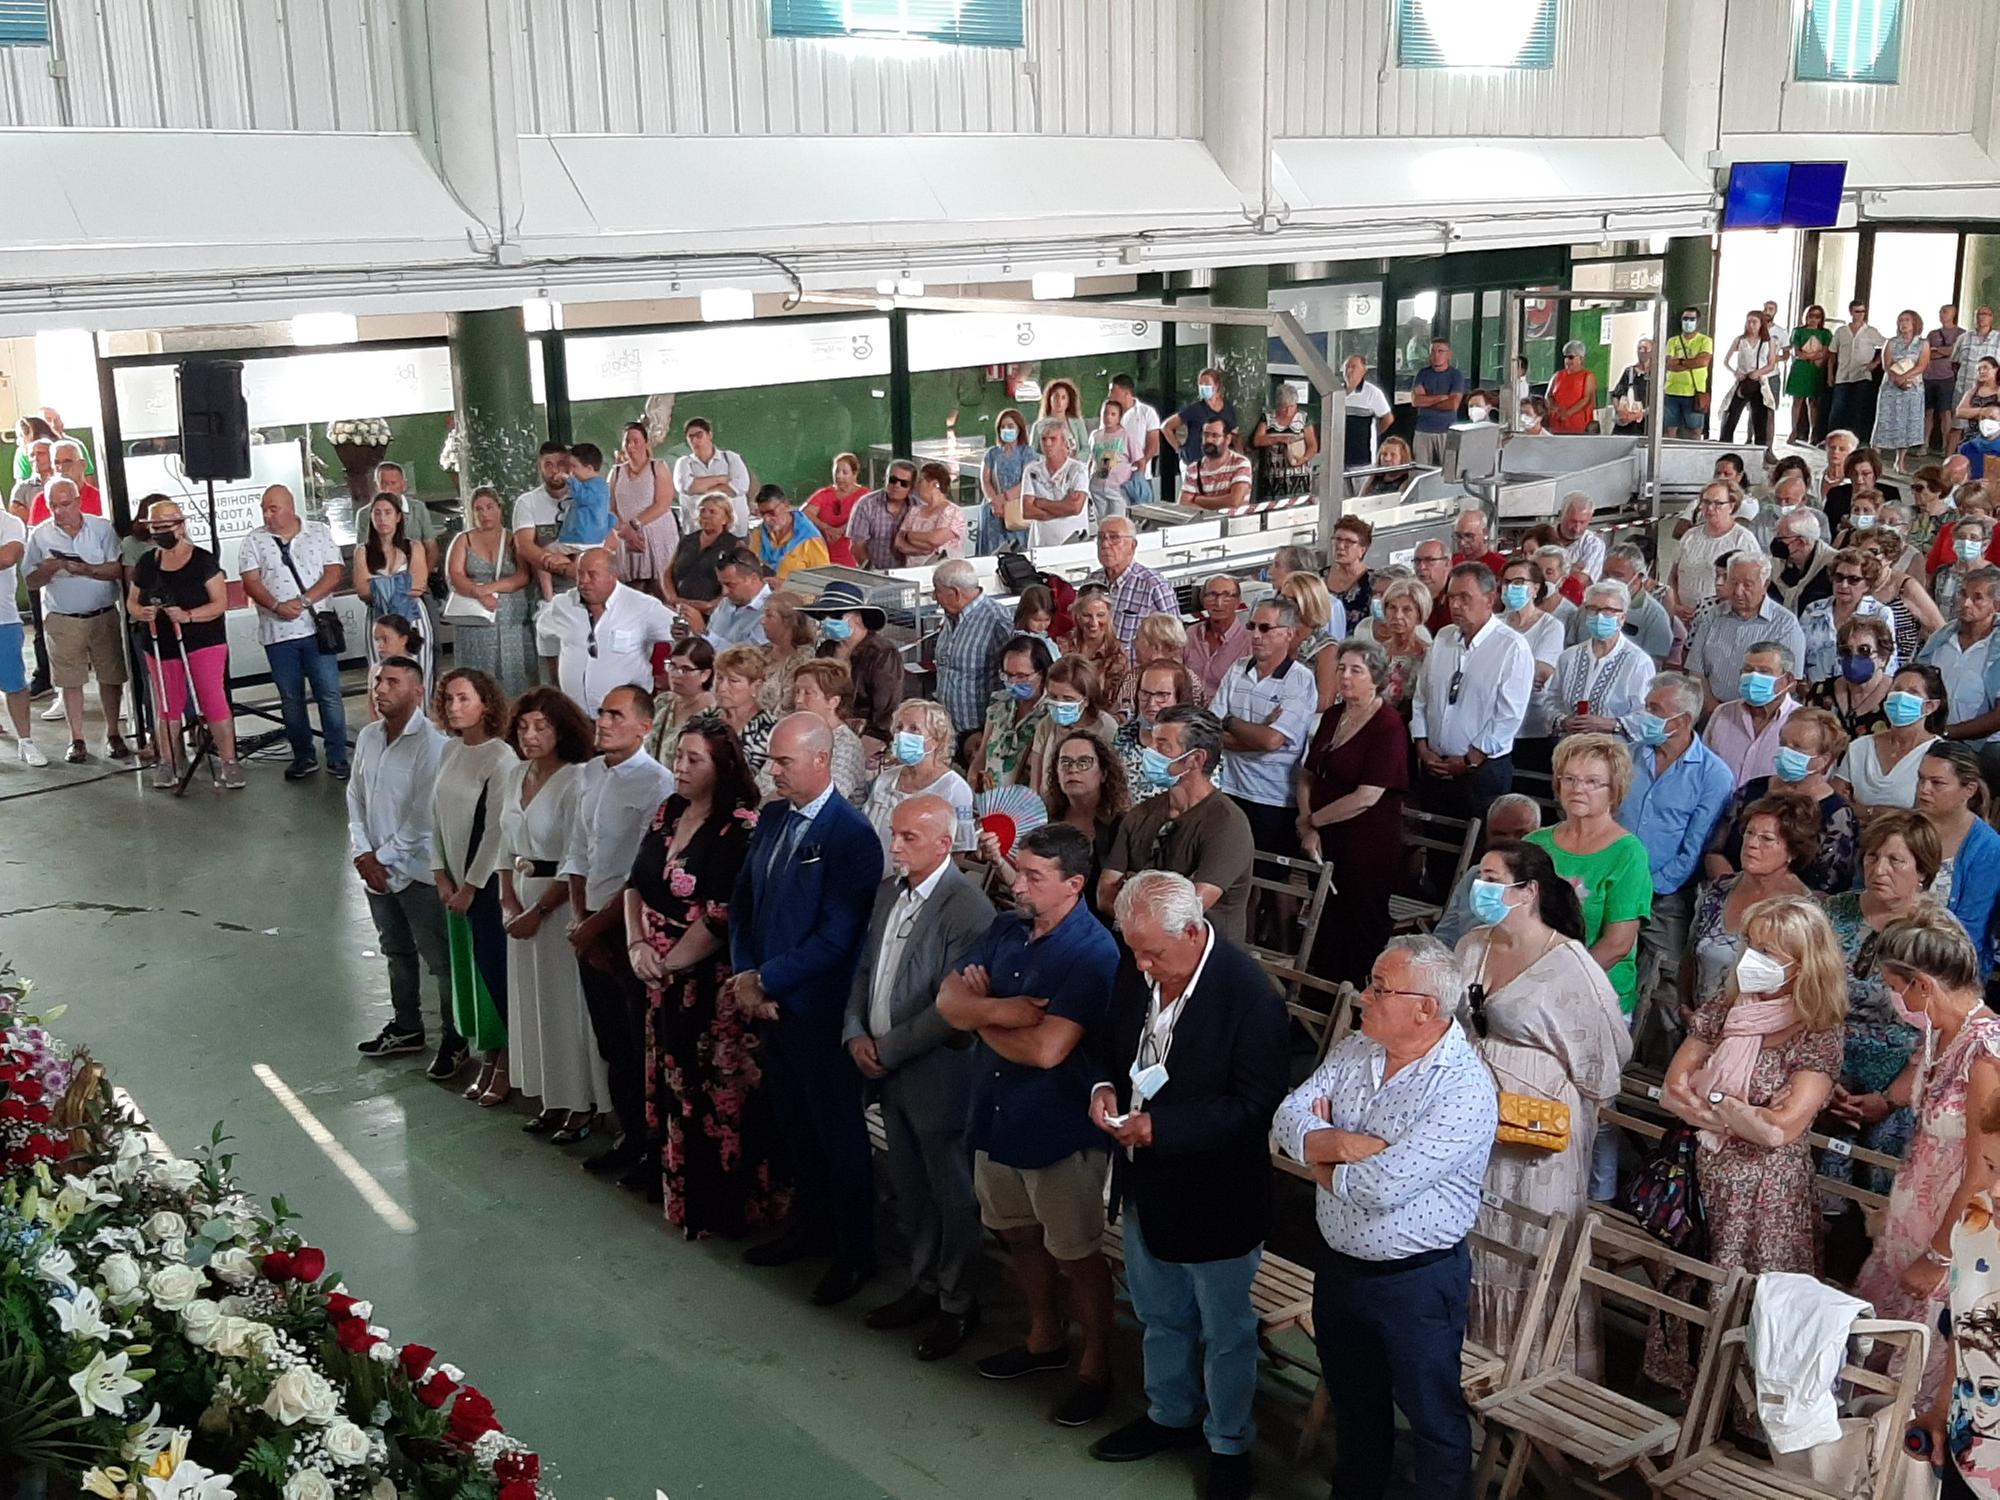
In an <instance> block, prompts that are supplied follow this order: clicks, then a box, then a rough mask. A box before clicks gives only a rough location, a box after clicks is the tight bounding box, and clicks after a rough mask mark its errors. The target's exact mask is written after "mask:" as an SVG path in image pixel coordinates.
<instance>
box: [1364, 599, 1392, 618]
mask: <svg viewBox="0 0 2000 1500" xmlns="http://www.w3.org/2000/svg"><path fill="white" fill-rule="evenodd" d="M1368 618H1369V619H1371V620H1386V619H1388V618H1389V609H1388V606H1387V605H1385V604H1384V603H1383V602H1382V601H1381V600H1380V599H1370V600H1369V601H1368Z"/></svg>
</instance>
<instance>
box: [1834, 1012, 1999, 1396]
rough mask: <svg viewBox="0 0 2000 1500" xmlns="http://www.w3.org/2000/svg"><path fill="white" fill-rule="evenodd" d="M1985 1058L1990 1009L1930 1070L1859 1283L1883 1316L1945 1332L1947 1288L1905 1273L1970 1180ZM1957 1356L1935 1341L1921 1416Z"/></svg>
mask: <svg viewBox="0 0 2000 1500" xmlns="http://www.w3.org/2000/svg"><path fill="white" fill-rule="evenodd" d="M1981 1058H1991V1059H1993V1060H1995V1061H2000V1016H1996V1015H1995V1014H1993V1012H1992V1011H1990V1010H1988V1009H1986V1007H1985V1006H1983V1005H1982V1006H1979V1007H1976V1008H1975V1009H1974V1010H1973V1012H1972V1014H1971V1015H1969V1016H1967V1017H1966V1019H1965V1024H1964V1025H1963V1026H1961V1027H1959V1029H1958V1035H1957V1036H1955V1037H1953V1038H1952V1039H1951V1045H1950V1046H1949V1047H1946V1048H1945V1049H1944V1051H1942V1052H1941V1053H1939V1054H1938V1055H1937V1057H1936V1058H1935V1059H1934V1060H1933V1061H1932V1063H1931V1065H1930V1069H1929V1072H1928V1074H1927V1076H1926V1078H1925V1080H1924V1085H1923V1096H1922V1107H1921V1108H1920V1109H1919V1110H1918V1112H1917V1132H1916V1135H1915V1137H1914V1138H1913V1139H1912V1140H1911V1142H1910V1154H1909V1155H1908V1157H1906V1158H1905V1159H1904V1162H1903V1165H1902V1168H1901V1169H1900V1170H1899V1171H1898V1172H1897V1173H1896V1185H1895V1187H1894V1188H1893V1189H1892V1190H1891V1191H1890V1193H1889V1214H1888V1217H1887V1219H1886V1220H1885V1221H1884V1223H1883V1225H1882V1229H1881V1231H1880V1232H1879V1233H1878V1234H1877V1235H1876V1236H1875V1248H1874V1250H1873V1251H1872V1252H1871V1253H1870V1254H1869V1257H1868V1264H1867V1265H1865V1266H1863V1267H1862V1268H1861V1275H1860V1277H1859V1278H1857V1279H1856V1281H1855V1283H1854V1295H1855V1296H1857V1297H1862V1298H1865V1299H1866V1300H1868V1301H1870V1302H1872V1303H1874V1304H1875V1316H1876V1317H1878V1318H1907V1319H1909V1320H1910V1321H1911V1322H1915V1323H1921V1324H1923V1325H1924V1326H1925V1327H1926V1328H1929V1329H1932V1330H1934V1331H1935V1329H1936V1328H1937V1320H1938V1314H1939V1313H1940V1312H1941V1311H1943V1309H1944V1303H1945V1297H1946V1293H1947V1288H1946V1287H1945V1286H1942V1285H1940V1286H1939V1287H1938V1289H1937V1291H1936V1293H1934V1294H1933V1295H1931V1296H1928V1297H1919V1296H1917V1295H1915V1294H1914V1293H1912V1292H1909V1291H1907V1290H1905V1288H1904V1286H1903V1272H1904V1270H1905V1269H1907V1268H1908V1266H1909V1265H1910V1263H1911V1262H1912V1261H1914V1260H1916V1259H1917V1258H1918V1257H1919V1256H1921V1255H1922V1254H1923V1253H1924V1251H1925V1250H1927V1249H1929V1248H1930V1244H1931V1240H1932V1237H1933V1236H1935V1235H1936V1233H1937V1230H1938V1226H1939V1225H1940V1224H1942V1223H1943V1222H1944V1216H1945V1210H1946V1209H1948V1208H1949V1207H1950V1206H1951V1200H1952V1197H1953V1195H1955V1194H1956V1193H1957V1192H1958V1185H1959V1181H1960V1179H1961V1178H1962V1177H1963V1176H1964V1173H1965V1107H1966V1100H1967V1096H1968V1095H1969V1093H1970V1091H1971V1084H1972V1068H1973V1064H1975V1063H1976V1062H1978V1061H1979V1060H1980V1059H1981ZM1950 1359H1951V1349H1950V1347H1949V1345H1947V1344H1946V1343H1945V1342H1944V1340H1942V1339H1937V1338H1933V1339H1932V1340H1931V1347H1930V1358H1929V1359H1928V1360H1927V1361H1926V1362H1925V1364H1924V1383H1923V1386H1922V1388H1921V1390H1920V1392H1919V1394H1918V1396H1917V1410H1918V1411H1923V1410H1924V1409H1925V1408H1926V1407H1928V1406H1929V1405H1930V1403H1931V1402H1932V1401H1933V1400H1935V1399H1936V1397H1937V1392H1938V1386H1939V1385H1940V1384H1941V1383H1942V1382H1943V1380H1944V1376H1945V1367H1946V1366H1947V1365H1948V1364H1949V1363H1950Z"/></svg>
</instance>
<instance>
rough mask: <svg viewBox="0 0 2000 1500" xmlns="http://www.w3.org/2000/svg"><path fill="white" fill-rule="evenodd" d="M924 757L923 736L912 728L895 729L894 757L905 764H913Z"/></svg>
mask: <svg viewBox="0 0 2000 1500" xmlns="http://www.w3.org/2000/svg"><path fill="white" fill-rule="evenodd" d="M923 758H924V737H923V736H922V735H921V734H919V733H917V731H916V730H914V729H899V730H897V731H896V759H897V760H899V761H901V762H902V763H903V764H904V765H906V766H914V765H915V764H916V763H917V762H918V761H920V760H922V759H923Z"/></svg>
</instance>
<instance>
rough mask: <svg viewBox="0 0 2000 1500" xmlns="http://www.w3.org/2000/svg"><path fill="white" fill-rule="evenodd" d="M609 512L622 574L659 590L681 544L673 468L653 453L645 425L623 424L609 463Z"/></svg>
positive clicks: (650, 590) (627, 579)
mask: <svg viewBox="0 0 2000 1500" xmlns="http://www.w3.org/2000/svg"><path fill="white" fill-rule="evenodd" d="M610 480H611V514H612V518H613V523H614V524H613V528H612V529H613V532H614V533H615V534H616V536H617V538H618V544H619V545H618V579H619V582H621V583H629V584H632V585H634V586H635V587H637V588H640V589H642V590H644V591H645V592H646V593H649V594H658V593H659V592H660V587H659V580H660V579H662V578H665V577H666V576H667V570H668V568H670V567H671V566H672V564H673V560H674V553H675V551H676V550H677V549H678V548H679V547H680V544H681V523H680V522H679V521H678V520H677V519H676V518H675V516H674V475H673V470H671V469H669V468H668V467H667V466H666V465H665V464H663V463H661V462H660V461H659V460H658V459H657V458H655V457H653V440H652V438H651V437H649V436H648V435H647V432H646V429H645V426H644V424H642V423H639V422H627V423H626V424H625V439H624V445H623V448H622V450H621V452H620V461H619V462H618V463H616V464H614V465H612V468H611V474H610Z"/></svg>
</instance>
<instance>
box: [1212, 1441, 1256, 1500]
mask: <svg viewBox="0 0 2000 1500" xmlns="http://www.w3.org/2000/svg"><path fill="white" fill-rule="evenodd" d="M1206 1500H1250V1455H1249V1454H1247V1453H1211V1454H1209V1456H1208V1490H1207V1494H1206Z"/></svg>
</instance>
